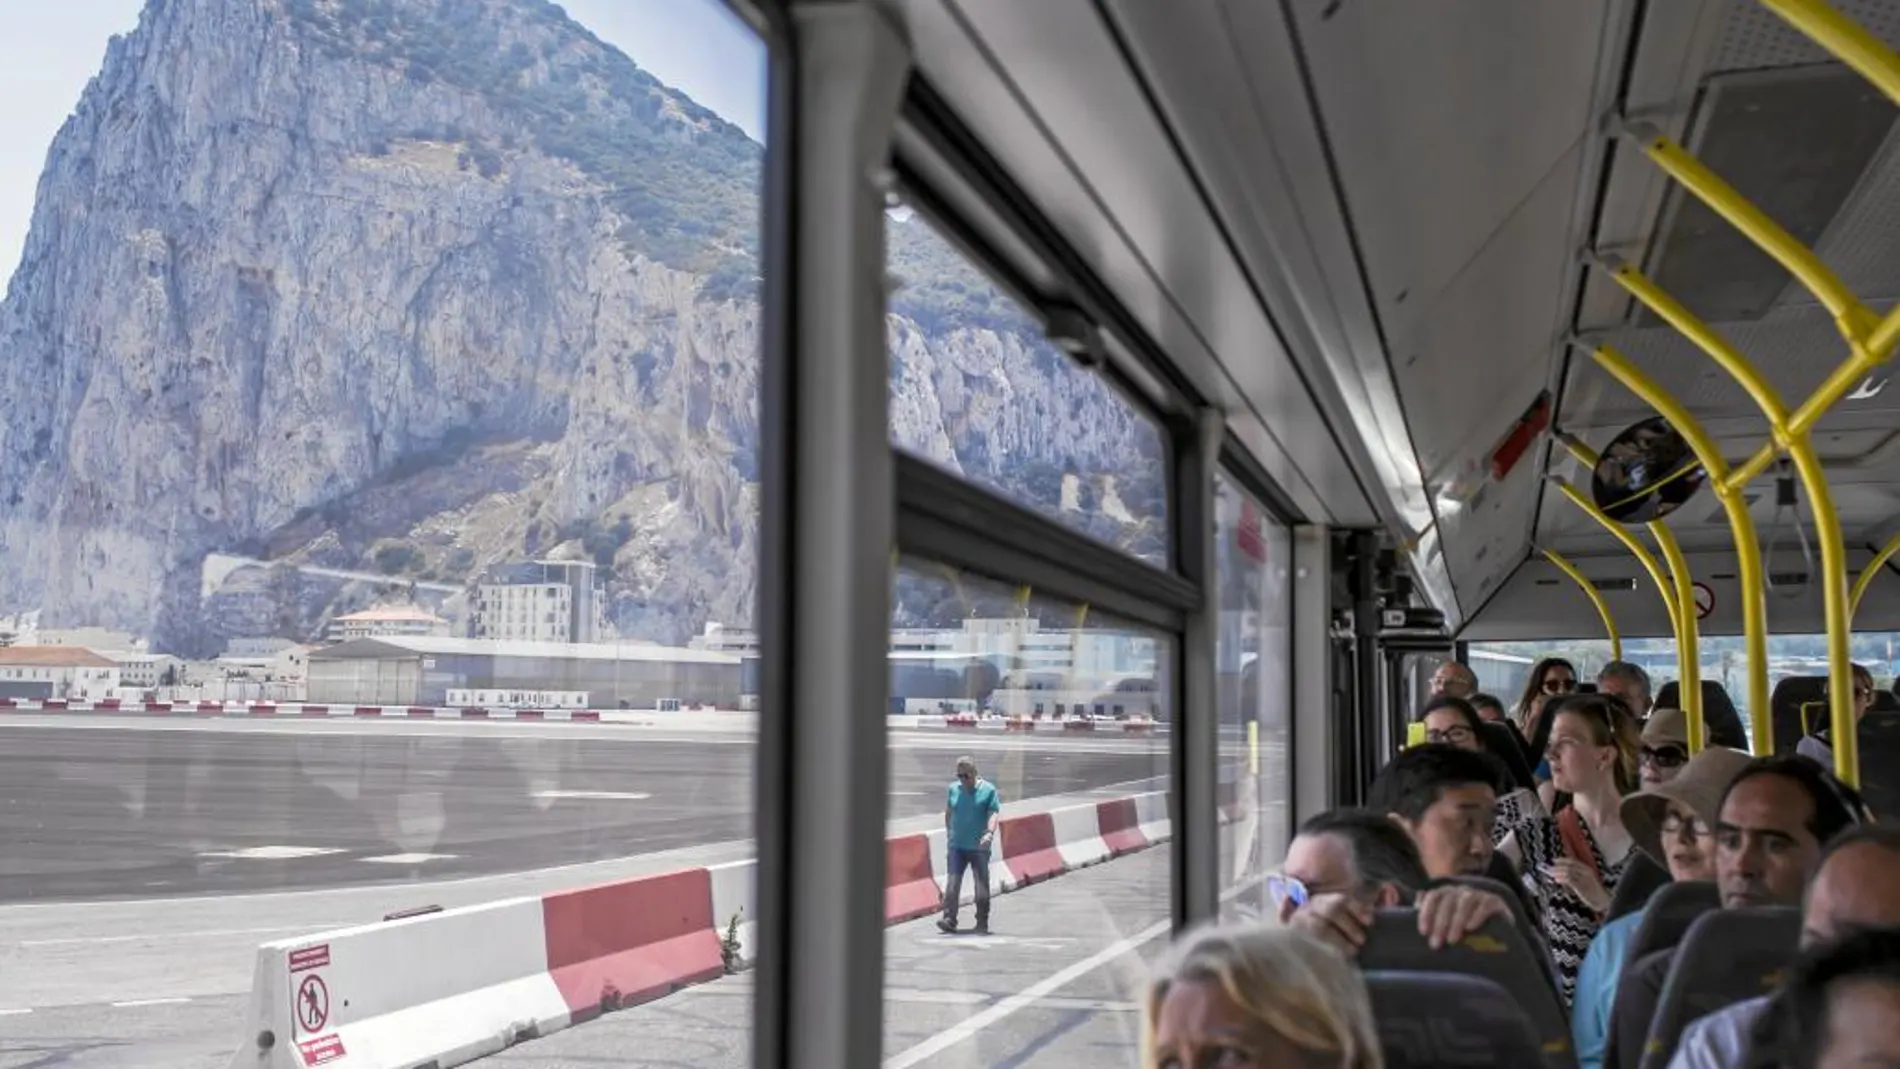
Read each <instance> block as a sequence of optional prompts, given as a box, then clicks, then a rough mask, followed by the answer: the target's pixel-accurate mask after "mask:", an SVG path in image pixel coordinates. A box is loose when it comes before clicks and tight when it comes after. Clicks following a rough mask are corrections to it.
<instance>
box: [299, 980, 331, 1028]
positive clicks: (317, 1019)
mask: <svg viewBox="0 0 1900 1069" xmlns="http://www.w3.org/2000/svg"><path fill="white" fill-rule="evenodd" d="M329 1023H330V988H329V985H327V984H325V983H324V982H323V977H321V976H318V975H317V974H316V973H311V974H310V975H309V976H306V977H304V978H303V983H301V984H298V985H297V1024H298V1026H299V1027H300V1028H301V1029H302V1030H303V1031H305V1032H321V1031H323V1027H324V1026H325V1025H327V1024H329Z"/></svg>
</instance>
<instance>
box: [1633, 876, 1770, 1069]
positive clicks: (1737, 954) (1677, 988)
mask: <svg viewBox="0 0 1900 1069" xmlns="http://www.w3.org/2000/svg"><path fill="white" fill-rule="evenodd" d="M1800 941H1801V911H1800V910H1798V909H1796V908H1794V907H1793V906H1758V907H1748V908H1742V909H1718V910H1712V911H1710V912H1708V913H1704V914H1703V915H1702V916H1701V917H1699V918H1697V919H1696V922H1695V923H1694V924H1692V925H1690V926H1689V933H1688V934H1687V935H1685V936H1683V937H1682V946H1681V948H1680V949H1678V950H1677V951H1676V963H1675V965H1674V966H1673V967H1671V968H1670V970H1669V979H1668V980H1667V981H1666V982H1665V983H1664V984H1663V990H1662V998H1661V999H1660V1000H1659V1001H1658V1002H1657V1004H1656V1015H1655V1016H1654V1017H1652V1018H1651V1019H1650V1022H1649V1040H1648V1041H1647V1042H1646V1043H1645V1044H1644V1045H1643V1060H1642V1067H1643V1069H1664V1067H1665V1066H1667V1065H1668V1064H1669V1058H1670V1056H1671V1055H1672V1054H1674V1053H1675V1051H1676V1044H1677V1042H1679V1041H1680V1040H1681V1039H1682V1031H1683V1029H1685V1028H1687V1027H1688V1026H1689V1022H1691V1021H1693V1020H1695V1019H1696V1018H1698V1017H1703V1016H1706V1015H1708V1014H1711V1013H1714V1012H1715V1011H1717V1010H1720V1009H1723V1008H1726V1007H1728V1006H1731V1005H1733V1004H1735V1003H1737V1002H1741V1001H1742V1000H1744V999H1751V998H1755V997H1757V996H1759V995H1765V994H1768V993H1769V992H1771V991H1773V990H1774V989H1775V988H1777V987H1779V986H1781V980H1782V973H1783V971H1784V970H1785V969H1786V968H1787V966H1788V963H1789V962H1791V961H1792V960H1794V956H1795V953H1796V951H1797V947H1798V945H1799V943H1800Z"/></svg>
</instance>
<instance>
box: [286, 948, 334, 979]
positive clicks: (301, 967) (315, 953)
mask: <svg viewBox="0 0 1900 1069" xmlns="http://www.w3.org/2000/svg"><path fill="white" fill-rule="evenodd" d="M328 964H330V944H328V943H319V944H317V945H316V946H313V947H304V948H303V949H302V950H293V951H291V952H290V971H291V973H292V975H295V974H296V973H300V972H304V971H306V970H309V969H321V968H323V967H324V966H325V965H328Z"/></svg>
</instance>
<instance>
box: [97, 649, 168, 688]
mask: <svg viewBox="0 0 1900 1069" xmlns="http://www.w3.org/2000/svg"><path fill="white" fill-rule="evenodd" d="M98 652H99V655H100V656H101V657H104V658H106V659H107V660H109V661H113V662H115V663H116V664H118V666H119V684H120V685H121V686H124V687H127V688H130V689H133V690H152V689H154V688H156V687H160V686H164V685H166V678H165V676H166V673H167V672H171V671H175V670H176V668H177V666H178V664H179V663H180V662H179V660H178V658H176V657H173V656H172V655H170V654H168V653H153V652H152V651H150V650H100V651H98ZM174 681H175V680H174Z"/></svg>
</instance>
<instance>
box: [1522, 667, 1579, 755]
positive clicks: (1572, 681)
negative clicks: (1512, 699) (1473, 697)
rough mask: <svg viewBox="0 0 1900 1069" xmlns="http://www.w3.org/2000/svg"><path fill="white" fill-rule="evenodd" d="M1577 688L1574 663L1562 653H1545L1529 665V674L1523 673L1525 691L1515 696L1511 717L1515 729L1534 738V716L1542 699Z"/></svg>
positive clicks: (1535, 718)
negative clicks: (1515, 726) (1545, 654)
mask: <svg viewBox="0 0 1900 1069" xmlns="http://www.w3.org/2000/svg"><path fill="white" fill-rule="evenodd" d="M1576 689H1577V666H1576V665H1573V664H1571V663H1570V662H1569V661H1566V660H1564V659H1563V658H1562V657H1546V658H1544V659H1543V660H1541V661H1538V662H1537V663H1536V664H1534V665H1531V671H1530V675H1528V676H1525V677H1524V693H1523V694H1521V695H1519V696H1518V699H1517V708H1516V709H1515V710H1513V711H1512V713H1511V719H1513V720H1515V721H1517V727H1518V730H1520V731H1522V732H1523V733H1524V737H1525V738H1534V737H1535V736H1536V735H1537V716H1538V713H1539V712H1540V711H1541V710H1542V709H1543V706H1544V703H1545V702H1546V701H1548V700H1549V699H1551V698H1555V697H1557V696H1559V695H1563V694H1571V693H1575V691H1576Z"/></svg>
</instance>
